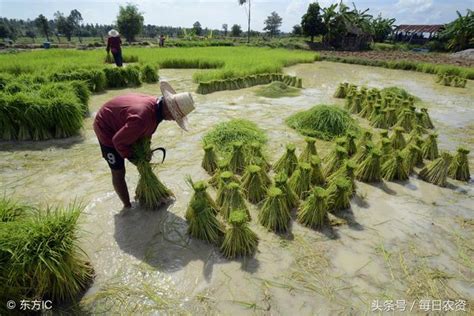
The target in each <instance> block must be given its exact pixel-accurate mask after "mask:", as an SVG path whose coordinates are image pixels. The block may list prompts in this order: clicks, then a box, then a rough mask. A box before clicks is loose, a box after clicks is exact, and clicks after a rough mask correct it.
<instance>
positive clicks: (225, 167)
mask: <svg viewBox="0 0 474 316" xmlns="http://www.w3.org/2000/svg"><path fill="white" fill-rule="evenodd" d="M225 171H229V161H228V160H221V161H218V162H217V169H216V171H215V172H214V174H213V175H212V177H211V178H210V179H209V181H208V183H209V184H210V185H212V186H213V187H215V188H216V187H218V186H219V182H220V178H221V174H222V173H223V172H225Z"/></svg>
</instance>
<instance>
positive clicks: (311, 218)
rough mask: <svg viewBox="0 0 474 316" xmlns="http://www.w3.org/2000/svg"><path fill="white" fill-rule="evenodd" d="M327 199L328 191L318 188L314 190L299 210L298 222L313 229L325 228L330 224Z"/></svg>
mask: <svg viewBox="0 0 474 316" xmlns="http://www.w3.org/2000/svg"><path fill="white" fill-rule="evenodd" d="M327 199H328V194H327V192H326V190H324V189H322V188H318V187H316V188H314V189H313V191H312V192H311V195H310V196H309V197H308V199H307V200H306V201H305V202H304V203H303V204H302V205H301V207H300V209H299V210H298V215H297V220H298V222H300V223H301V224H303V225H305V226H308V227H311V228H321V227H323V225H325V224H326V223H328V222H329V218H328V205H327Z"/></svg>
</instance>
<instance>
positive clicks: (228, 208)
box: [221, 182, 251, 220]
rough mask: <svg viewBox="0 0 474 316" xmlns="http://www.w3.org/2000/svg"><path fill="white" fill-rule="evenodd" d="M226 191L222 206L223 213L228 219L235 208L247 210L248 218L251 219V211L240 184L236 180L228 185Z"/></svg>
mask: <svg viewBox="0 0 474 316" xmlns="http://www.w3.org/2000/svg"><path fill="white" fill-rule="evenodd" d="M226 186H227V187H226V190H225V191H226V193H225V194H224V195H223V202H222V208H221V215H222V217H223V218H224V219H226V220H228V219H229V217H230V214H231V213H232V211H233V210H239V211H245V213H246V214H247V218H248V219H249V220H250V219H251V216H250V212H249V209H248V208H247V205H246V204H245V200H244V196H243V193H242V190H241V188H240V185H239V184H238V183H236V182H231V183H229V184H227V185H226Z"/></svg>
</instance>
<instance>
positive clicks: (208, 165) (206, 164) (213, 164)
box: [201, 145, 217, 175]
mask: <svg viewBox="0 0 474 316" xmlns="http://www.w3.org/2000/svg"><path fill="white" fill-rule="evenodd" d="M201 166H202V168H203V169H204V170H206V171H207V173H209V174H210V175H213V174H214V173H215V172H216V170H217V156H216V153H215V152H214V146H212V145H206V146H204V158H203V159H202V163H201Z"/></svg>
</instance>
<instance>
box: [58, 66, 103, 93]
mask: <svg viewBox="0 0 474 316" xmlns="http://www.w3.org/2000/svg"><path fill="white" fill-rule="evenodd" d="M49 79H50V80H51V81H55V82H59V81H73V80H82V81H86V82H87V84H88V86H89V89H90V90H91V91H94V92H100V91H103V90H104V89H105V87H106V85H107V78H106V76H105V72H104V70H103V69H74V70H72V71H71V70H67V71H63V72H53V73H51V75H50V77H49Z"/></svg>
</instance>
